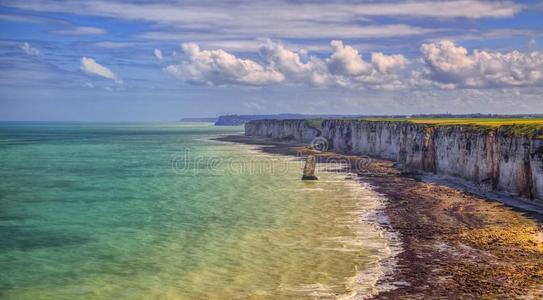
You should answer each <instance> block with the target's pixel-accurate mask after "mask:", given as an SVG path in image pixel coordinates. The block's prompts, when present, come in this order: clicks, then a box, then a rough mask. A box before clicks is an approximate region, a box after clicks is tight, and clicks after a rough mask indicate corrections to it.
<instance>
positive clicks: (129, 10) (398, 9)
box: [2, 0, 524, 49]
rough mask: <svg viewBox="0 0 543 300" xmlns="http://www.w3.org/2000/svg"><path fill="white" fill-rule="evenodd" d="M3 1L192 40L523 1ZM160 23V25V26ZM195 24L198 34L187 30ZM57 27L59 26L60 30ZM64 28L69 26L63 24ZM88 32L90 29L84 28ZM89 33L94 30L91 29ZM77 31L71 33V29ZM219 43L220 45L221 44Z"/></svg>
mask: <svg viewBox="0 0 543 300" xmlns="http://www.w3.org/2000/svg"><path fill="white" fill-rule="evenodd" d="M2 4H3V5H5V6H9V7H16V8H20V9H25V10H31V11H40V12H43V11H47V12H59V13H70V14H78V15H90V16H100V17H107V18H117V19H122V20H128V21H138V22H141V21H143V22H147V23H151V24H153V25H155V26H153V27H152V28H153V29H154V30H158V31H153V32H144V33H141V34H139V36H140V37H145V38H149V39H169V40H171V39H175V40H178V41H179V40H191V41H194V40H198V41H202V40H204V39H207V38H206V37H205V35H209V34H212V35H216V36H220V37H221V38H222V39H238V40H243V39H254V38H258V37H266V38H275V39H283V38H300V39H307V38H316V39H317V38H321V39H322V38H326V39H346V38H373V39H379V38H386V37H406V36H416V35H425V34H429V33H434V32H437V31H443V29H435V28H421V27H417V26H414V25H409V24H390V23H389V22H387V23H386V24H381V25H379V24H368V23H369V22H370V21H371V20H370V19H368V18H371V17H374V16H385V17H400V18H404V17H405V18H438V19H444V18H445V19H450V18H468V19H478V18H506V17H512V16H514V15H516V14H517V13H519V12H520V11H521V10H522V9H523V8H524V6H522V5H518V4H515V3H514V2H512V1H478V0H453V1H394V2H388V1H387V2H377V1H372V2H369V3H368V2H366V3H355V2H352V1H329V2H321V3H319V2H303V1H256V0H255V1H237V2H236V1H234V2H233V1H226V2H220V1H219V2H217V1H209V0H208V1H206V0H202V1H185V2H176V1H174V2H166V3H164V2H162V3H156V2H148V3H139V2H138V3H129V2H127V1H101V0H89V1H66V0H65V1H62V0H58V1H36V0H27V1H15V0H7V1H3V3H2ZM161 29H162V30H161ZM195 30H197V32H198V35H200V36H202V39H200V38H199V37H197V38H193V37H190V36H187V34H188V35H191V34H193V33H194V32H195ZM60 32H62V31H60ZM65 32H66V33H68V32H70V31H69V30H65ZM88 33H89V34H90V33H92V31H90V32H88ZM94 33H95V34H98V32H97V31H96V30H95V31H94ZM73 34H77V33H73ZM223 49H225V47H223Z"/></svg>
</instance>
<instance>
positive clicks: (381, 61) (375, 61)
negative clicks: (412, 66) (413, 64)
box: [371, 52, 409, 73]
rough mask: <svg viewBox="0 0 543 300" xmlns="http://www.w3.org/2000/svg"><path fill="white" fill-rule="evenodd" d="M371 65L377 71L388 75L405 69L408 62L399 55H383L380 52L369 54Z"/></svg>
mask: <svg viewBox="0 0 543 300" xmlns="http://www.w3.org/2000/svg"><path fill="white" fill-rule="evenodd" d="M371 63H372V65H373V67H374V68H375V69H376V70H377V71H379V72H381V73H390V72H393V71H395V70H398V69H403V68H405V66H406V65H407V64H408V63H409V61H408V60H407V58H405V56H403V55H401V54H393V55H385V54H383V53H381V52H374V53H372V54H371Z"/></svg>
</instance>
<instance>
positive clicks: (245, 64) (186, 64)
mask: <svg viewBox="0 0 543 300" xmlns="http://www.w3.org/2000/svg"><path fill="white" fill-rule="evenodd" d="M182 49H183V53H184V54H185V57H186V58H187V60H186V61H183V62H182V63H181V64H178V65H170V66H168V67H167V68H166V71H167V72H169V73H170V74H172V75H174V76H175V77H177V78H180V79H183V80H187V81H190V82H192V83H198V84H208V85H225V84H241V85H267V84H272V83H278V82H281V81H283V80H284V79H285V78H284V76H283V74H281V73H280V72H278V71H276V70H274V69H271V68H268V67H265V66H263V65H260V64H258V63H257V62H255V61H252V60H250V59H240V58H237V57H236V56H234V55H232V54H230V53H228V52H226V51H224V50H221V49H219V50H201V49H200V47H199V46H198V45H197V44H194V43H185V44H182Z"/></svg>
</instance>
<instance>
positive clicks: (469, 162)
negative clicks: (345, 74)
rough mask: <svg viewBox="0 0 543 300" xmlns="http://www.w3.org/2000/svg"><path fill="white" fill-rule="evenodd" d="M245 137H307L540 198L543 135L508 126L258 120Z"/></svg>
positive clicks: (300, 139)
mask: <svg viewBox="0 0 543 300" xmlns="http://www.w3.org/2000/svg"><path fill="white" fill-rule="evenodd" d="M245 134H246V135H248V136H264V137H269V138H277V139H292V140H294V141H297V142H307V143H309V142H311V141H312V140H313V139H314V138H316V137H319V136H320V137H323V138H325V139H326V140H327V141H328V149H329V150H332V151H336V152H339V153H345V154H356V155H369V156H374V157H379V158H384V159H389V160H394V161H397V162H398V163H400V164H401V166H402V167H403V168H404V169H405V170H406V171H423V172H431V173H435V174H439V175H446V176H452V177H459V178H462V179H464V180H468V181H470V182H472V183H474V184H476V185H477V186H478V187H479V188H480V189H483V190H488V191H490V190H492V191H500V192H505V193H509V194H512V195H515V196H521V197H524V198H528V199H532V200H534V201H536V202H539V203H543V140H542V139H541V137H531V136H528V135H523V134H515V133H514V132H513V130H512V128H511V127H510V126H501V127H494V128H487V127H480V126H470V125H440V126H435V125H428V124H415V123H410V122H391V121H365V120H323V121H318V122H312V121H308V120H258V121H251V122H248V123H246V124H245Z"/></svg>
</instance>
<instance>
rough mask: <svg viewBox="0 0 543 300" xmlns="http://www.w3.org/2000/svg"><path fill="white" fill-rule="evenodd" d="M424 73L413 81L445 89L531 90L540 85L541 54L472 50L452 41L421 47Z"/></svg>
mask: <svg viewBox="0 0 543 300" xmlns="http://www.w3.org/2000/svg"><path fill="white" fill-rule="evenodd" d="M420 51H421V53H422V58H423V60H424V63H425V69H423V70H422V71H418V72H416V73H414V76H415V79H416V80H418V81H420V82H422V83H426V84H428V83H429V84H435V85H437V86H440V87H445V88H457V87H464V88H484V87H514V86H530V85H539V84H542V83H543V53H541V52H535V51H534V52H528V53H522V52H519V51H516V50H515V51H511V52H507V53H501V52H492V51H485V50H474V51H473V53H472V54H470V53H468V50H467V49H466V48H464V47H460V46H457V45H455V44H454V43H453V42H451V41H447V40H445V41H439V42H434V43H427V44H423V45H422V46H421V48H420Z"/></svg>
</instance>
